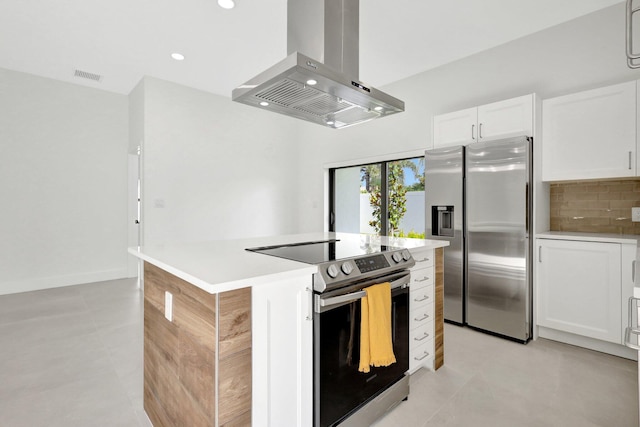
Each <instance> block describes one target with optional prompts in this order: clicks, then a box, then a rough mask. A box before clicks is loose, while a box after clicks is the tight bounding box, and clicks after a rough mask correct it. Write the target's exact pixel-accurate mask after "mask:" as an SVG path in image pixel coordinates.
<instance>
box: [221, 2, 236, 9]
mask: <svg viewBox="0 0 640 427" xmlns="http://www.w3.org/2000/svg"><path fill="white" fill-rule="evenodd" d="M235 5H236V2H234V1H233V0H218V6H220V7H221V8H223V9H233V8H234V7H235Z"/></svg>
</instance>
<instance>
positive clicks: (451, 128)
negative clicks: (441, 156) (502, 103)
mask: <svg viewBox="0 0 640 427" xmlns="http://www.w3.org/2000/svg"><path fill="white" fill-rule="evenodd" d="M477 111H478V109H477V108H476V107H473V108H468V109H466V110H460V111H454V112H453V113H447V114H441V115H439V116H433V123H432V126H433V148H440V147H447V146H453V145H466V144H468V143H470V142H473V141H474V140H475V138H476V135H477V132H478V129H477V125H476V123H477V121H478V116H477Z"/></svg>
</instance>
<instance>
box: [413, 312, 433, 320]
mask: <svg viewBox="0 0 640 427" xmlns="http://www.w3.org/2000/svg"><path fill="white" fill-rule="evenodd" d="M428 318H429V315H428V314H425V315H424V316H422V317H421V318H419V319H418V318H417V317H416V318H414V319H413V320H415V321H416V322H422V321H423V320H425V319H428Z"/></svg>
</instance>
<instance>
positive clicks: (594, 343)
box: [538, 326, 638, 360]
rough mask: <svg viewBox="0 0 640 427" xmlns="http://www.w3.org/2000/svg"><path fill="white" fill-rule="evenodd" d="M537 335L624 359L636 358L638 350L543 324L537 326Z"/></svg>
mask: <svg viewBox="0 0 640 427" xmlns="http://www.w3.org/2000/svg"><path fill="white" fill-rule="evenodd" d="M538 337H539V338H546V339H550V340H553V341H559V342H563V343H566V344H571V345H575V346H577V347H583V348H588V349H590V350H595V351H599V352H601V353H607V354H612V355H614V356H618V357H624V358H625V359H631V360H638V352H637V351H635V350H632V349H630V348H628V347H625V346H624V345H622V344H615V343H612V342H607V341H601V340H597V339H594V338H589V337H583V336H581V335H576V334H572V333H569V332H564V331H558V330H556V329H550V328H545V327H543V326H538Z"/></svg>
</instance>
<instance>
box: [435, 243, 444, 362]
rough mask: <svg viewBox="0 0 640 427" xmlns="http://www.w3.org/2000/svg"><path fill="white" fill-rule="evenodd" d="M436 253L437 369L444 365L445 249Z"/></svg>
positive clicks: (437, 250) (439, 249)
mask: <svg viewBox="0 0 640 427" xmlns="http://www.w3.org/2000/svg"><path fill="white" fill-rule="evenodd" d="M435 254H436V262H435V267H436V287H435V294H436V298H435V323H434V333H435V337H434V347H435V352H436V359H435V362H434V367H435V369H438V368H440V367H441V366H442V365H444V249H443V248H438V249H436V250H435Z"/></svg>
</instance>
